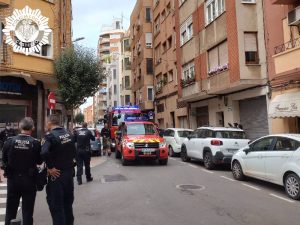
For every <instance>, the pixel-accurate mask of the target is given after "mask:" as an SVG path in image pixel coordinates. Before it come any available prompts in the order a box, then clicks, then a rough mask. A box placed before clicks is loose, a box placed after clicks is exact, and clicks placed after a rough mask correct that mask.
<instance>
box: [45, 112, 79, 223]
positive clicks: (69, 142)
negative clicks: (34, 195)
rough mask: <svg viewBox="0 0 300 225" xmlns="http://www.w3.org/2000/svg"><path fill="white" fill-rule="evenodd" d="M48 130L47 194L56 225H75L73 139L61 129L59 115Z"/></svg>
mask: <svg viewBox="0 0 300 225" xmlns="http://www.w3.org/2000/svg"><path fill="white" fill-rule="evenodd" d="M47 129H48V130H49V132H48V133H47V134H46V136H45V137H44V139H43V141H42V152H41V155H42V158H43V159H44V160H45V162H46V165H47V168H48V174H49V177H48V184H47V186H46V192H47V202H48V205H49V209H50V212H51V216H52V220H53V225H73V224H74V216H73V206H72V205H73V202H74V182H73V167H74V158H75V151H76V149H75V142H74V137H73V135H72V134H71V133H69V132H68V131H67V130H66V129H64V128H62V127H60V120H59V117H58V116H57V115H50V116H49V117H48V119H47Z"/></svg>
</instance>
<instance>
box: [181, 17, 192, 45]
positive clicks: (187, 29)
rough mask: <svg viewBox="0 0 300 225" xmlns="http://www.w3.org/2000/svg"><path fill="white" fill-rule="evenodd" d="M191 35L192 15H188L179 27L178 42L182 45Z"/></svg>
mask: <svg viewBox="0 0 300 225" xmlns="http://www.w3.org/2000/svg"><path fill="white" fill-rule="evenodd" d="M192 37H193V17H192V16H190V17H189V18H188V19H187V20H186V21H185V22H184V23H183V24H182V25H181V27H180V42H181V45H184V44H185V43H186V42H188V41H189V40H190V39H191V38H192Z"/></svg>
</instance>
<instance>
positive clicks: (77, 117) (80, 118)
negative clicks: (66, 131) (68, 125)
mask: <svg viewBox="0 0 300 225" xmlns="http://www.w3.org/2000/svg"><path fill="white" fill-rule="evenodd" d="M74 121H75V123H83V122H84V115H83V114H82V113H78V114H76V115H75V117H74Z"/></svg>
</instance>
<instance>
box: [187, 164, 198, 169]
mask: <svg viewBox="0 0 300 225" xmlns="http://www.w3.org/2000/svg"><path fill="white" fill-rule="evenodd" d="M189 166H190V167H193V168H195V169H198V166H195V165H191V164H189Z"/></svg>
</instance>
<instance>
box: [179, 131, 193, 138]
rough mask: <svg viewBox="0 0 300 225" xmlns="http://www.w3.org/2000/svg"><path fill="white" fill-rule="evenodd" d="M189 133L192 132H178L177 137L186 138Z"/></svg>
mask: <svg viewBox="0 0 300 225" xmlns="http://www.w3.org/2000/svg"><path fill="white" fill-rule="evenodd" d="M191 133H192V131H190V130H181V131H178V136H179V137H188V136H189V135H190V134H191Z"/></svg>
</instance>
